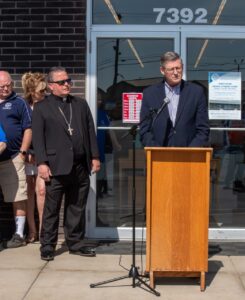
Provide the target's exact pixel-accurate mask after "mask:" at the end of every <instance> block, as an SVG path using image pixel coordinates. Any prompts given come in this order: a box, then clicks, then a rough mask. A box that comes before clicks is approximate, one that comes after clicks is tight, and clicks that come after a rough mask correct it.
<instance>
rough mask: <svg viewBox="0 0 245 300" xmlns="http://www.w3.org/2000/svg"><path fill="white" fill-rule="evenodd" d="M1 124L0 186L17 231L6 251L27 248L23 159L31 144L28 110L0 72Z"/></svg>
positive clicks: (6, 74)
mask: <svg viewBox="0 0 245 300" xmlns="http://www.w3.org/2000/svg"><path fill="white" fill-rule="evenodd" d="M0 122H1V125H2V127H3V130H4V132H5V134H6V138H7V148H6V150H5V151H4V152H3V153H2V154H1V156H0V186H1V189H2V192H3V196H4V201H5V202H12V203H13V213H14V216H15V224H16V231H15V233H14V235H13V237H12V239H11V240H9V241H8V242H7V248H17V247H20V246H23V245H25V244H26V242H25V239H24V226H25V219H26V200H27V184H26V175H25V156H26V153H27V150H28V149H29V146H30V144H31V138H32V130H31V109H30V107H29V106H28V104H27V103H26V101H25V100H24V99H22V98H21V97H19V96H17V95H16V93H15V92H14V91H13V82H12V79H11V76H10V74H9V73H8V72H6V71H0Z"/></svg>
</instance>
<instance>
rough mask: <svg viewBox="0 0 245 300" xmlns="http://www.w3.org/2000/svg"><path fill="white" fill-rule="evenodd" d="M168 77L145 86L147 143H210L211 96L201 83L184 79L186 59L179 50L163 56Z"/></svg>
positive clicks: (142, 132) (142, 131)
mask: <svg viewBox="0 0 245 300" xmlns="http://www.w3.org/2000/svg"><path fill="white" fill-rule="evenodd" d="M160 72H161V74H162V75H163V76H164V80H163V81H162V82H160V83H158V84H155V85H152V86H150V87H148V88H146V89H145V90H144V93H143V101H142V107H141V112H140V122H141V125H140V137H141V141H142V144H143V145H144V146H151V147H204V146H207V145H208V138H209V122H208V110H207V100H206V97H205V94H204V90H203V88H202V87H201V86H199V85H197V84H194V83H190V82H186V81H184V80H183V79H182V75H183V63H182V60H181V58H180V56H179V55H178V54H177V53H175V52H166V53H165V54H164V55H163V56H162V57H161V66H160Z"/></svg>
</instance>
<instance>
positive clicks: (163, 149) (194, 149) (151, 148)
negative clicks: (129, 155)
mask: <svg viewBox="0 0 245 300" xmlns="http://www.w3.org/2000/svg"><path fill="white" fill-rule="evenodd" d="M144 149H145V151H159V150H160V151H172V152H173V151H174V152H178V151H182V152H183V151H186V152H192V151H193V152H213V148H204V147H145V148H144Z"/></svg>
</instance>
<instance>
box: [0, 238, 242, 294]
mask: <svg viewBox="0 0 245 300" xmlns="http://www.w3.org/2000/svg"><path fill="white" fill-rule="evenodd" d="M124 243H125V242H119V243H116V244H114V245H113V244H108V245H103V246H101V247H98V249H97V256H96V257H94V258H86V257H80V256H75V255H70V254H69V253H68V252H67V251H66V249H65V247H62V246H61V245H59V247H58V250H57V256H56V257H55V260H54V261H51V262H44V261H42V260H40V255H39V244H30V245H28V246H26V247H21V248H19V249H6V250H3V251H2V252H1V253H0V299H1V300H12V299H13V300H21V299H25V300H38V299H42V300H43V299H45V300H46V299H47V300H48V299H55V300H57V299H69V300H74V299H83V300H88V299H89V300H94V299H96V300H107V299H109V300H110V299H116V300H121V299H123V300H125V299H126V300H136V299H140V300H145V299H164V300H192V299H193V300H199V299H202V300H203V299H204V300H205V299H209V300H219V299H222V300H244V299H245V255H243V254H242V253H245V243H239V247H238V251H236V249H235V248H234V249H233V250H232V247H231V250H230V252H229V251H227V250H226V251H221V252H220V253H219V254H216V255H213V256H212V257H210V258H209V272H208V274H207V276H206V285H207V288H206V291H205V292H200V287H199V284H198V280H197V279H191V278H180V279H174V278H161V279H158V280H157V281H156V290H157V291H158V292H160V293H161V296H160V297H156V296H155V295H153V294H152V293H151V292H149V291H148V290H147V289H146V288H145V287H144V285H142V286H141V287H136V288H132V278H126V279H123V280H120V281H117V282H113V283H110V284H107V285H102V286H101V287H97V288H90V284H91V283H96V282H99V281H103V280H108V279H112V278H115V277H118V276H124V275H128V270H126V269H129V268H130V266H131V263H132V256H131V254H130V251H131V250H130V249H129V251H126V250H125V247H124ZM128 245H129V244H128ZM231 245H232V244H231ZM225 247H226V246H224V248H225ZM120 250H121V252H120ZM126 252H128V253H126ZM118 253H123V254H122V255H119V254H118ZM137 253H138V251H137ZM144 258H145V257H144V255H143V258H142V259H141V256H140V255H137V256H136V266H140V270H139V272H141V269H143V270H144V266H145V265H144ZM142 260H143V261H142ZM123 267H124V268H126V269H124V268H123Z"/></svg>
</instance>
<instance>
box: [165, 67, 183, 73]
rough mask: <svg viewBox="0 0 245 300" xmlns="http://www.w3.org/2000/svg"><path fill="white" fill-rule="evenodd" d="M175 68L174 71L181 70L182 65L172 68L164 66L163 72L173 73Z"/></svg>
mask: <svg viewBox="0 0 245 300" xmlns="http://www.w3.org/2000/svg"><path fill="white" fill-rule="evenodd" d="M175 70H176V72H181V71H182V67H174V68H171V69H170V68H165V72H168V73H174V71H175Z"/></svg>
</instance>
